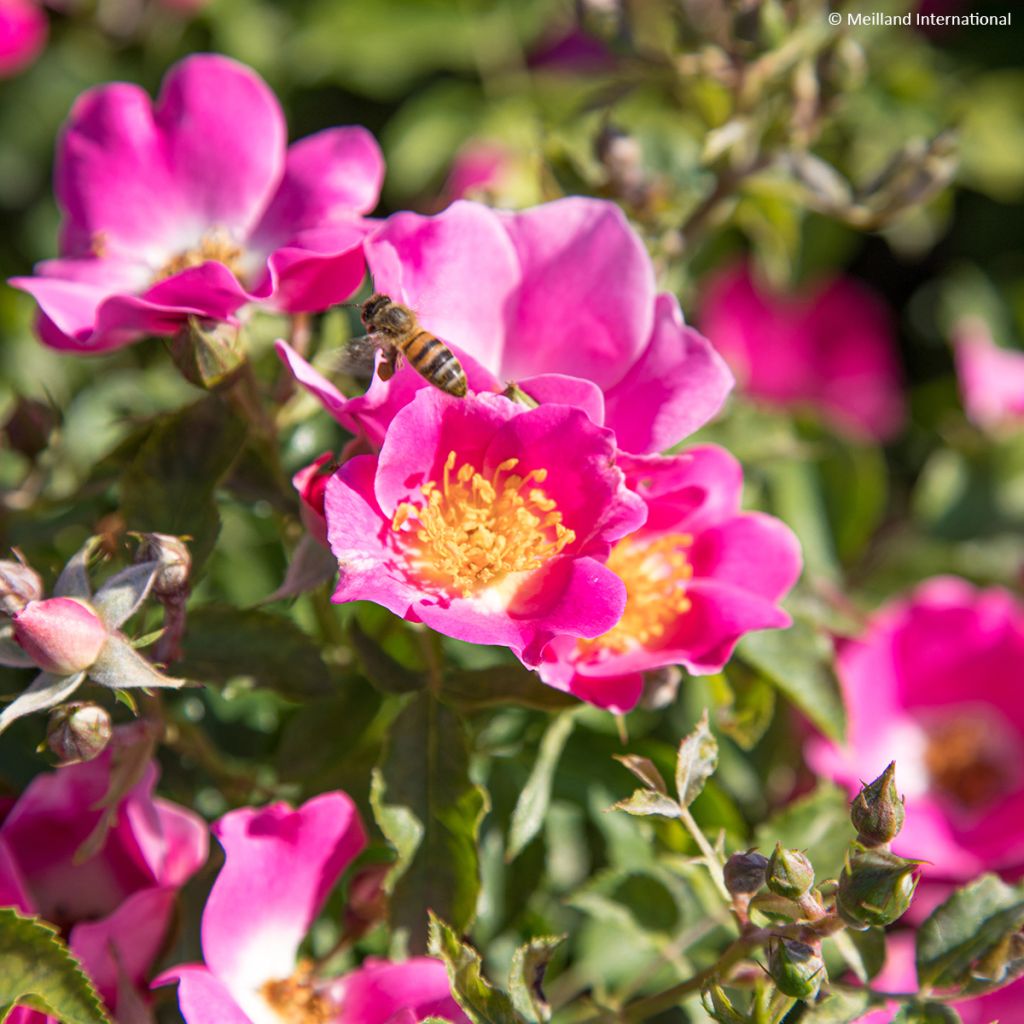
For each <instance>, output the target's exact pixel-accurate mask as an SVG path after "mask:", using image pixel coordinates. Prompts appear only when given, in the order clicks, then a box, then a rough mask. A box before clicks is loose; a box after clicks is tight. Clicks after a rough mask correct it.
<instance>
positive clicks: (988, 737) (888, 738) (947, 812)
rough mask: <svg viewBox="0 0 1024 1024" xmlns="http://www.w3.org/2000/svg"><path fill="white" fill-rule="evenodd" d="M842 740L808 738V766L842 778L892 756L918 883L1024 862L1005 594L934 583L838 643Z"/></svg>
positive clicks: (1021, 617)
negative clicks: (917, 862) (919, 870)
mask: <svg viewBox="0 0 1024 1024" xmlns="http://www.w3.org/2000/svg"><path fill="white" fill-rule="evenodd" d="M838 666H839V675H840V679H841V681H842V687H843V694H844V698H845V703H846V707H847V712H848V715H849V726H848V735H847V742H846V745H845V746H837V745H835V744H832V743H830V742H828V741H826V740H824V739H821V738H815V739H813V740H811V741H810V743H809V745H808V747H807V751H806V752H807V757H808V760H809V762H810V764H811V766H812V767H813V768H814V769H815V770H816V771H817V772H819V773H820V774H823V775H826V776H828V777H830V778H833V779H836V780H837V781H839V782H841V783H844V784H846V785H847V786H848V787H849V789H850V792H851V793H853V792H855V791H856V790H857V788H858V787H859V784H860V782H861V781H862V780H863V781H870V780H871V779H874V778H876V777H877V776H878V775H880V774H881V772H882V770H883V769H884V768H885V766H886V764H887V763H888V762H889V761H890V760H893V759H895V761H896V781H897V785H898V787H899V789H900V791H901V792H902V793H904V794H905V795H906V804H907V815H906V824H905V825H904V826H903V830H902V832H900V834H899V836H897V838H896V840H895V841H894V843H893V846H894V849H895V850H896V852H897V853H900V854H903V855H904V856H908V857H924V858H926V859H927V861H928V864H926V866H925V868H924V874H925V878H926V880H927V879H928V878H929V877H931V878H936V879H937V878H949V879H958V878H968V877H971V876H973V875H975V874H977V873H979V872H981V871H986V870H996V869H1011V868H1019V867H1021V866H1024V829H1022V828H1021V824H1020V823H1021V820H1022V818H1024V701H1022V700H1021V680H1024V608H1022V607H1021V606H1020V605H1019V604H1018V603H1017V602H1016V601H1015V600H1014V598H1013V597H1012V596H1011V595H1010V594H1009V593H1007V592H1006V591H1004V590H1000V589H991V590H976V589H975V588H973V587H972V586H970V585H969V584H968V583H966V582H964V581H963V580H959V579H955V578H945V577H944V578H938V579H934V580H930V581H928V582H926V583H924V584H922V585H921V586H920V587H918V589H917V590H915V591H914V592H913V593H912V594H911V595H910V596H909V597H908V598H904V599H901V600H897V601H893V602H892V603H890V604H889V605H887V606H885V607H884V608H882V609H881V610H880V611H879V612H878V613H877V614H876V615H875V616H874V617H873V618H872V620H871V623H870V625H869V627H868V629H867V631H866V632H865V634H864V635H863V636H862V637H861V638H860V639H858V640H851V641H848V642H846V643H844V644H843V645H842V646H841V647H840V652H839V660H838Z"/></svg>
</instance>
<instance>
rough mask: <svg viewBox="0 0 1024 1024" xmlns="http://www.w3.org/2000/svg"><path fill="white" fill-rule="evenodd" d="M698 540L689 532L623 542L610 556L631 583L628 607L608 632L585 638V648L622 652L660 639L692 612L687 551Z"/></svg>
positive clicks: (614, 567) (614, 568)
mask: <svg viewBox="0 0 1024 1024" xmlns="http://www.w3.org/2000/svg"><path fill="white" fill-rule="evenodd" d="M692 543H693V537H692V536H690V534H688V533H670V534H667V535H666V536H664V537H658V538H657V539H656V540H650V541H643V540H634V539H633V538H632V537H626V538H625V540H620V541H619V543H618V544H616V545H615V547H614V548H612V553H611V554H610V555H609V556H608V568H609V569H611V570H612V572H614V573H615V575H616V576H618V577H619V579H621V580H622V582H623V583H625V584H626V610H625V611H624V612H623V613H622V618H621V619H619V621H618V622H617V623H616V624H615V625H614V626H613V627H612V628H611V629H610V630H608V632H607V633H604V634H603V635H602V636H599V637H595V638H594V639H593V640H580V641H579V645H580V648H581V649H582V650H583V651H585V652H587V653H590V652H593V651H595V650H597V651H609V652H612V653H615V654H622V653H623V652H625V651H630V650H635V649H636V648H638V647H647V646H649V645H651V644H654V643H657V641H658V640H660V639H661V638H662V637H663V636H664V635H665V630H666V629H667V628H668V626H669V625H671V623H673V622H674V621H675V620H676V619H677V618H679V616H680V615H684V614H685V613H686V612H688V611H689V610H690V599H689V598H688V597H687V596H686V584H687V582H688V581H689V579H690V578H691V577H692V576H693V566H692V565H690V562H689V560H688V559H687V557H686V551H685V549H686V548H688V547H689V546H690V545H691V544H692Z"/></svg>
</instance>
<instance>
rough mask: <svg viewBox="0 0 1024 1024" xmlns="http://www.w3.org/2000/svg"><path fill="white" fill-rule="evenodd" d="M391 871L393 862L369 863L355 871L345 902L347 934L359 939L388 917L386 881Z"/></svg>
mask: <svg viewBox="0 0 1024 1024" xmlns="http://www.w3.org/2000/svg"><path fill="white" fill-rule="evenodd" d="M390 870H391V865H390V864H368V865H367V866H366V867H364V868H362V869H361V870H359V871H357V872H356V875H355V877H354V878H353V879H352V884H351V885H350V886H349V889H348V902H347V903H346V905H345V934H346V935H348V936H349V937H350V938H353V939H358V938H359V937H360V936H362V935H365V934H366V933H367V932H368V931H369V930H370V929H371V928H373V927H374V925H376V924H377V923H378V922H380V921H383V920H384V918H385V917H387V913H388V894H387V890H386V889H385V887H384V881H385V879H386V878H387V876H388V873H389V872H390Z"/></svg>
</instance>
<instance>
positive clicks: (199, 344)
mask: <svg viewBox="0 0 1024 1024" xmlns="http://www.w3.org/2000/svg"><path fill="white" fill-rule="evenodd" d="M170 350H171V359H173V360H174V365H175V366H177V368H178V369H179V370H180V371H181V375H182V376H183V377H184V378H185V380H187V381H188V382H189V383H190V384H195V385H196V387H200V388H205V389H207V390H213V389H215V388H218V387H221V386H222V385H224V384H228V383H230V382H231V381H232V380H233V379H234V378H235V376H236V375H237V374H238V373H239V371H240V370H241V369H242V366H243V364H244V363H245V345H244V344H243V342H242V338H241V332H240V331H239V329H238V328H237V327H236V326H234V325H232V324H227V323H219V322H218V321H216V320H202V319H200V318H199V317H195V316H190V317H189V318H188V323H187V324H186V325H185V326H184V327H182V328H181V330H179V331H178V333H177V334H175V335H174V337H173V338H171V339H170Z"/></svg>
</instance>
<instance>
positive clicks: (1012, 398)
mask: <svg viewBox="0 0 1024 1024" xmlns="http://www.w3.org/2000/svg"><path fill="white" fill-rule="evenodd" d="M954 352H955V355H956V372H957V377H959V379H960V398H961V400H962V402H963V404H964V411H965V412H966V413H967V418H968V419H969V420H970V421H971V422H972V423H974V424H975V425H976V426H978V427H981V428H982V429H983V430H990V431H993V432H998V431H1000V430H1013V429H1015V428H1016V429H1019V428H1020V427H1021V425H1022V424H1024V352H1018V351H1015V350H1013V349H1007V348H1000V347H999V346H998V345H997V344H996V343H995V342H994V341H993V340H992V335H991V333H990V331H989V329H988V324H986V323H985V322H984V321H983V320H981V319H979V318H977V317H971V318H969V319H965V320H963V321H961V322H960V323H959V324H958V325H957V329H956V333H955V337H954Z"/></svg>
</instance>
